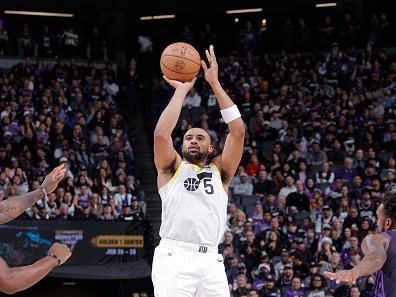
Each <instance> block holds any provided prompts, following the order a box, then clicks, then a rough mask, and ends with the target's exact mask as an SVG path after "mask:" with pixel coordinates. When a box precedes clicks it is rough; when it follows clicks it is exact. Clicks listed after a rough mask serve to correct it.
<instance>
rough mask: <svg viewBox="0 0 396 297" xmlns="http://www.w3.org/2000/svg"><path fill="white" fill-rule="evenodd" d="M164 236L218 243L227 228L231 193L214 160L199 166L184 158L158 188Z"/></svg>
mask: <svg viewBox="0 0 396 297" xmlns="http://www.w3.org/2000/svg"><path fill="white" fill-rule="evenodd" d="M159 194H160V196H161V200H162V222H161V228H160V236H161V238H166V239H173V240H177V241H183V242H189V243H196V244H200V245H207V246H217V245H218V244H219V243H220V241H221V239H222V237H223V235H224V231H225V227H226V220H227V204H228V195H227V193H226V192H225V190H224V187H223V183H222V181H221V176H220V172H219V170H218V169H217V167H216V166H215V165H214V164H210V165H208V166H205V167H204V168H202V169H201V168H200V167H199V166H197V165H194V164H191V163H188V162H185V161H182V162H181V164H180V166H179V167H178V168H177V170H176V172H175V174H174V175H173V177H172V179H171V180H170V181H169V182H168V183H167V184H165V185H164V186H163V187H161V189H159Z"/></svg>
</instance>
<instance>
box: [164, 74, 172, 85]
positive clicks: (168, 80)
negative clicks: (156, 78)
mask: <svg viewBox="0 0 396 297" xmlns="http://www.w3.org/2000/svg"><path fill="white" fill-rule="evenodd" d="M162 77H163V78H164V79H165V80H166V82H167V83H168V84H170V85H172V83H171V81H170V79H169V78H167V77H166V76H165V75H163V76H162Z"/></svg>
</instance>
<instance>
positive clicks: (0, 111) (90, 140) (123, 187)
mask: <svg viewBox="0 0 396 297" xmlns="http://www.w3.org/2000/svg"><path fill="white" fill-rule="evenodd" d="M120 92H121V91H120V86H119V85H118V83H117V73H116V72H115V70H114V69H113V67H112V64H111V63H108V64H107V65H106V66H105V68H103V69H97V68H96V67H95V66H94V65H93V64H89V63H88V64H86V65H85V66H84V65H77V64H76V62H75V60H74V59H70V61H67V62H66V61H64V60H62V59H59V60H58V62H57V63H55V64H44V63H43V62H42V60H40V59H39V60H38V61H37V63H34V62H32V60H31V59H30V58H26V59H25V62H24V63H19V64H17V65H15V66H13V67H12V68H11V69H10V70H6V71H4V73H0V131H1V134H0V200H3V199H7V198H8V197H11V196H15V195H21V194H24V193H26V192H28V191H31V190H35V189H37V188H38V187H39V186H40V184H41V182H42V180H43V179H44V177H45V176H46V175H47V174H48V173H49V171H50V170H52V168H53V167H55V166H57V165H59V164H66V165H67V167H68V172H67V177H66V178H65V179H64V181H62V182H61V183H60V185H59V187H58V188H57V190H56V191H55V192H54V193H51V194H49V195H48V199H47V200H45V199H43V200H40V201H39V202H38V203H36V205H34V206H33V207H31V208H30V209H28V210H27V211H26V212H25V213H24V214H23V215H22V216H21V218H25V219H32V220H69V219H76V220H129V221H132V220H142V219H144V217H145V202H144V192H143V191H141V190H140V188H139V180H138V179H137V178H135V174H136V172H135V168H134V151H133V147H132V144H131V143H130V141H129V135H128V127H127V123H126V120H125V118H124V114H123V113H122V112H121V110H120V107H119V105H118V99H119V94H120Z"/></svg>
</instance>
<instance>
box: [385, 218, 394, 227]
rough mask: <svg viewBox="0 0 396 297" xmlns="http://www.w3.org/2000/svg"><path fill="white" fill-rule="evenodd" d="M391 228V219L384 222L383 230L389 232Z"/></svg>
mask: <svg viewBox="0 0 396 297" xmlns="http://www.w3.org/2000/svg"><path fill="white" fill-rule="evenodd" d="M391 227H392V219H390V218H387V219H386V222H385V230H389V229H390V228H391Z"/></svg>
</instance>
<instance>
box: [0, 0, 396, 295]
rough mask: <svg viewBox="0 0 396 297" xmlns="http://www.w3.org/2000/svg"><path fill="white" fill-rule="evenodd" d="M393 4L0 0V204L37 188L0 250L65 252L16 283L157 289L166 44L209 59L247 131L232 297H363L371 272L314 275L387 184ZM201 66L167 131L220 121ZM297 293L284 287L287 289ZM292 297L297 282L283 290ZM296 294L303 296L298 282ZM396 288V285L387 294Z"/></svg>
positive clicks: (232, 235) (66, 290)
mask: <svg viewBox="0 0 396 297" xmlns="http://www.w3.org/2000/svg"><path fill="white" fill-rule="evenodd" d="M393 7H394V4H393V1H385V0H364V1H361V0H334V1H331V0H294V1H286V0H277V1H269V0H261V1H249V0H245V1H242V0H228V1H225V0H213V1H208V0H202V1H192V2H185V1H178V0H169V1H154V0H146V1H142V2H137V1H124V0H110V1H101V0H99V1H93V0H79V1H77V0H69V1H48V0H37V1H18V0H13V1H8V0H3V1H0V201H1V200H4V199H7V198H8V197H11V196H15V195H20V194H23V193H26V192H28V191H30V190H34V189H37V187H38V186H39V185H40V183H41V182H42V180H43V178H44V176H45V175H46V174H47V173H48V172H49V170H50V169H52V168H53V167H54V166H56V165H58V164H60V163H66V164H67V165H68V168H69V170H68V172H67V177H66V178H65V180H63V181H62V182H61V183H60V185H59V187H58V188H57V190H56V191H55V192H54V193H53V194H50V195H49V197H48V200H42V201H39V202H38V203H36V204H35V205H34V206H33V207H31V208H29V209H28V210H26V211H25V212H24V213H23V214H22V215H21V216H20V217H19V218H17V219H16V220H14V221H11V222H9V223H7V224H5V225H1V226H0V256H1V257H2V258H3V259H4V260H5V261H6V262H7V263H8V265H9V266H11V267H16V266H21V265H27V264H31V263H33V262H34V261H35V260H38V259H40V258H42V257H43V256H45V255H46V253H47V250H48V248H49V247H50V246H51V244H52V243H54V242H62V243H65V244H67V245H68V246H69V247H70V248H71V249H72V251H73V254H72V256H71V258H70V259H69V261H68V262H67V263H65V264H64V265H62V266H60V267H58V268H56V269H55V270H53V271H52V272H51V273H50V274H49V275H48V276H47V277H46V278H45V279H43V280H42V281H41V282H40V283H38V284H37V285H35V286H34V287H32V288H30V289H28V290H26V291H23V292H20V293H17V294H16V295H15V296H29V297H39V296H40V297H51V296H54V297H55V296H56V297H147V296H154V295H153V288H152V283H151V277H150V274H151V263H152V257H153V253H154V248H155V247H156V245H157V244H158V242H159V234H158V232H159V227H160V222H161V200H160V198H159V195H158V192H157V186H156V174H157V173H156V170H155V167H154V163H153V129H154V126H155V123H156V122H157V120H158V118H159V115H160V114H161V112H162V110H163V109H164V108H165V106H166V104H167V103H168V101H169V99H170V97H171V95H172V94H173V90H172V88H171V87H170V86H169V85H168V84H167V83H166V82H165V81H164V80H163V78H162V74H161V72H160V67H159V60H160V55H161V52H162V51H163V49H164V48H165V47H166V46H167V45H168V44H170V43H172V42H177V41H184V42H188V43H190V44H192V45H193V46H194V47H195V48H196V49H197V50H198V51H199V53H200V54H201V57H205V49H207V48H208V46H209V45H210V44H213V45H214V46H215V51H216V55H217V56H218V61H219V78H220V82H221V83H222V85H223V87H224V88H225V89H226V91H227V92H228V94H229V95H230V97H231V98H233V100H234V101H235V102H236V104H237V105H238V107H239V109H240V111H241V114H242V118H243V120H244V122H245V126H246V139H245V146H244V154H243V157H242V161H241V164H240V167H239V168H238V171H237V173H236V175H235V177H234V178H233V180H232V183H231V186H230V191H229V203H228V214H227V215H228V224H227V231H226V233H225V235H224V239H223V241H222V243H221V244H220V245H219V252H220V253H221V254H223V256H224V258H225V269H226V273H227V277H228V281H229V287H230V291H231V296H233V297H242V296H249V297H257V296H260V297H270V296H271V297H284V296H285V297H289V296H308V297H314V296H315V297H319V296H320V297H322V296H323V297H324V296H339V297H341V296H342V297H344V296H354V297H357V296H365V297H371V296H374V295H373V282H374V281H373V278H372V277H363V278H360V279H359V280H358V281H357V283H356V285H354V286H352V287H351V286H348V285H345V284H336V283H335V282H334V281H330V280H328V279H327V278H326V277H325V276H324V275H323V272H324V271H329V270H333V271H336V270H339V269H343V268H345V269H349V268H352V267H354V266H355V265H356V264H357V263H359V261H360V260H361V258H362V256H363V254H362V250H361V247H360V244H361V241H362V239H363V238H364V237H365V236H366V235H367V234H369V233H373V232H375V229H376V213H375V211H376V208H377V207H378V205H379V204H380V203H381V201H382V199H383V193H384V189H385V188H386V187H388V186H390V185H392V184H395V183H396V171H395V170H396V164H395V163H396V161H395V160H396V154H395V152H396V101H395V96H396V59H395V55H396V50H395V49H396V39H395V36H396V34H395V33H396V32H395V25H396V24H395V10H394V9H393ZM220 119H221V116H220V112H219V108H218V106H217V105H216V100H215V98H214V95H213V94H212V93H211V91H210V88H209V87H208V85H207V84H206V82H205V80H204V78H203V73H202V71H200V73H199V74H198V80H197V82H196V84H195V88H194V90H192V91H190V93H189V94H188V96H187V98H186V103H185V106H184V107H183V110H182V113H181V116H180V121H179V123H178V125H177V128H176V129H175V131H174V134H173V140H174V145H175V148H176V149H177V150H178V151H179V150H180V146H181V142H182V136H183V133H184V132H185V131H186V130H187V129H188V128H189V127H203V128H205V129H207V131H208V132H209V134H210V135H211V137H212V141H213V144H214V146H215V148H216V154H217V153H219V152H221V148H222V147H223V145H224V137H225V135H226V133H227V130H226V125H225V124H224V123H223V122H221V121H220ZM293 292H294V293H293ZM292 293H293V294H295V295H292ZM304 294H305V295H304ZM395 294H396V293H395Z"/></svg>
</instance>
